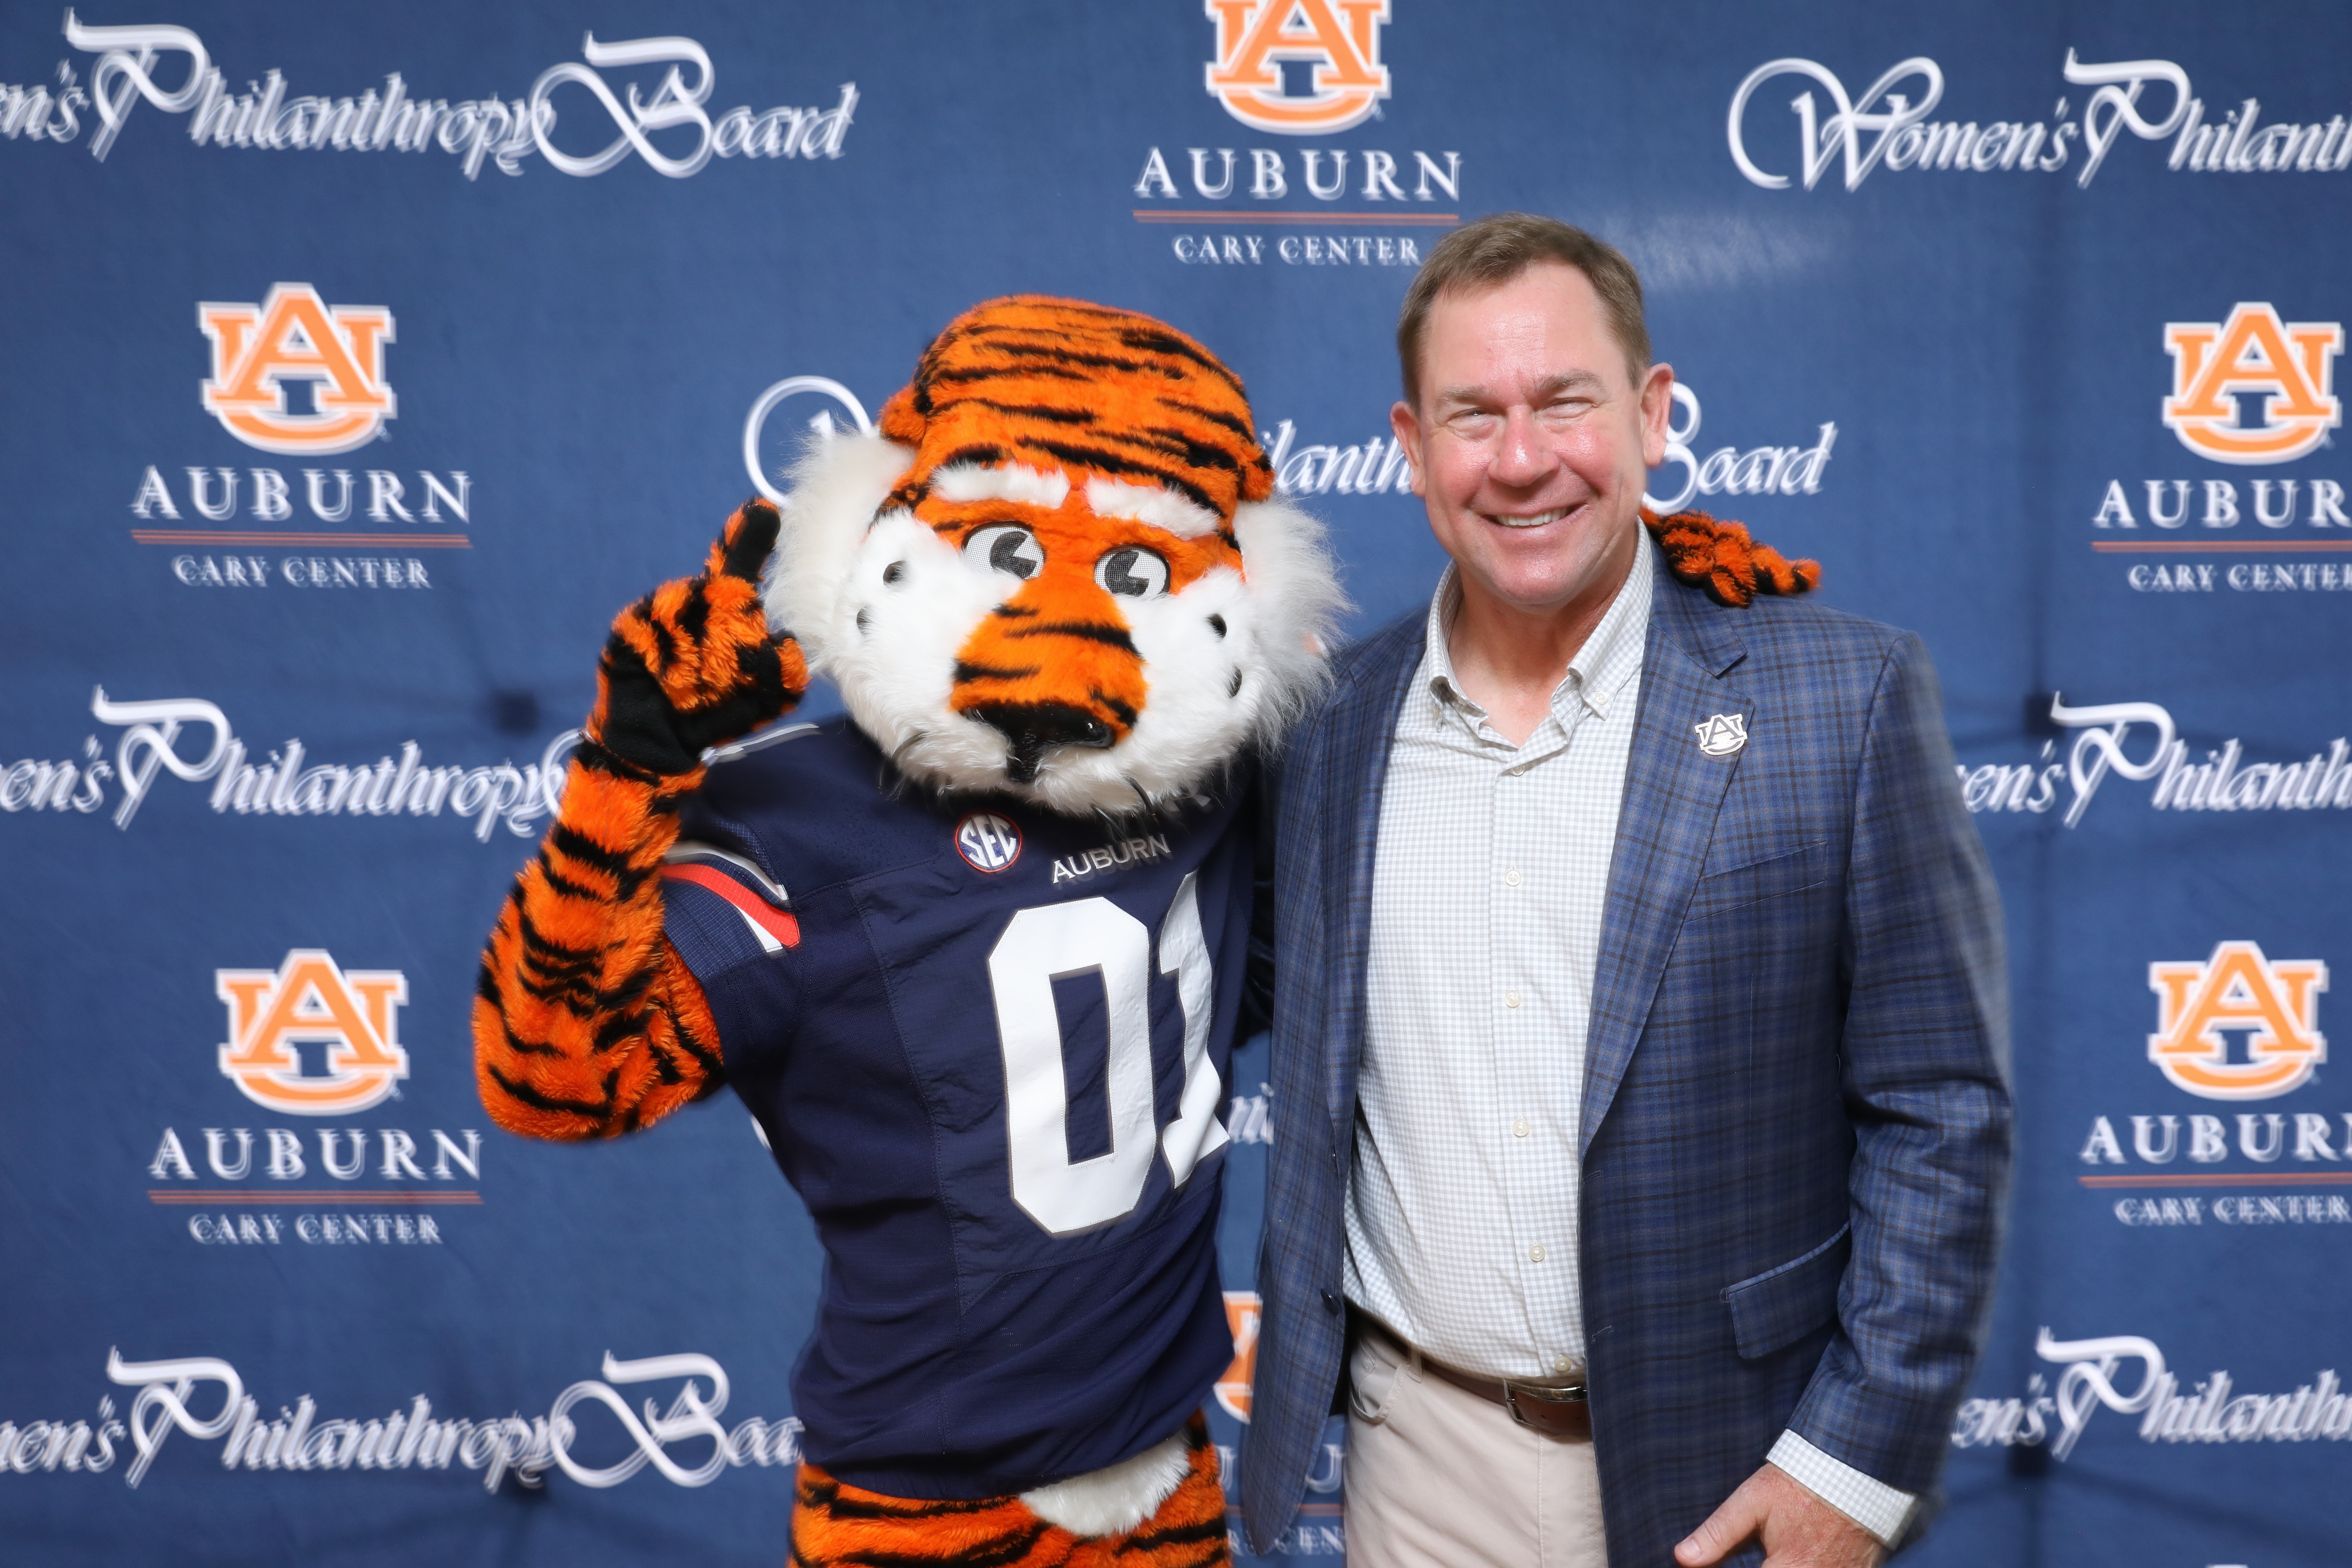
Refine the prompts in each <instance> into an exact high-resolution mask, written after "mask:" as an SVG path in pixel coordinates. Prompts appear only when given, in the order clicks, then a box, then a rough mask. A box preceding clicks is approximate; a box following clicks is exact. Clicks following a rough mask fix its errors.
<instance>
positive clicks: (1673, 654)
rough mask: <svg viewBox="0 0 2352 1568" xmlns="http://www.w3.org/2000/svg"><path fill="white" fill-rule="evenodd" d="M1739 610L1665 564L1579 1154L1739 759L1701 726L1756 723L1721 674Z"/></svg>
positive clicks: (1731, 655)
mask: <svg viewBox="0 0 2352 1568" xmlns="http://www.w3.org/2000/svg"><path fill="white" fill-rule="evenodd" d="M1737 613H1738V612H1736V611H1726V610H1724V609H1721V608H1719V607H1717V605H1715V604H1714V603H1713V602H1711V601H1710V600H1708V599H1707V598H1706V596H1705V595H1702V594H1701V593H1699V592H1698V591H1697V590H1696V589H1691V588H1685V587H1684V586H1682V585H1681V584H1678V583H1676V582H1675V580H1674V579H1673V578H1672V577H1671V576H1669V575H1668V574H1666V573H1665V571H1664V568H1663V567H1661V568H1660V570H1659V572H1658V576H1657V584H1656V587H1655V590H1654V595H1653V599H1652V608H1651V611H1650V627H1649V635H1648V637H1646V639H1645V640H1644V643H1643V652H1642V700H1641V706H1640V710H1639V711H1638V713H1637V714H1636V716H1635V718H1634V721H1633V752H1632V754H1631V756H1629V757H1628V758H1627V760H1626V765H1625V796H1624V803H1623V805H1622V807H1621V808H1620V809H1619V813H1618V817H1617V847H1616V850H1615V853H1614V854H1613V855H1612V858H1611V860H1610V866H1609V891H1608V897H1607V901H1606V903H1605V904H1604V906H1603V909H1602V913H1601V953H1600V962H1599V963H1598V965H1597V966H1596V968H1595V970H1594V973H1593V980H1592V1016H1591V1023H1590V1025H1589V1026H1588V1028H1587V1030H1586V1035H1585V1053H1584V1100H1583V1120H1582V1128H1581V1131H1580V1137H1579V1142H1578V1152H1579V1154H1580V1155H1581V1153H1582V1152H1584V1151H1585V1150H1587V1149H1590V1148H1591V1146H1592V1135H1593V1133H1594V1131H1596V1130H1598V1129H1599V1127H1600V1125H1601V1119H1602V1118H1603V1117H1605V1116H1606V1115H1608V1113H1609V1106H1610V1103H1611V1101H1612V1100H1614V1098H1615V1097H1616V1093H1617V1086H1618V1084H1619V1083H1621V1082H1622V1081H1623V1079H1624V1077H1625V1068H1626V1067H1627V1065H1628V1064H1629V1063H1630V1062H1631V1061H1632V1059H1633V1047H1634V1045H1635V1044H1636V1042H1638V1041H1639V1040H1640V1039H1641V1037H1642V1027H1643V1023H1644V1022H1645V1021H1646V1020H1647V1019H1648V1017H1649V1013H1650V1004H1651V1002H1652V1000H1653V999H1654V997H1655V996H1656V995H1657V991H1658V982H1659V979H1660V977H1661V976H1662V975H1663V974H1664V970H1665V963H1666V956H1667V954H1668V953H1670V952H1673V950H1674V944H1675V938H1676V937H1677V936H1678V935H1679V934H1680V932H1681V930H1682V922H1683V912H1684V910H1686V909H1687V908H1688V907H1689V905H1690V899H1691V892H1692V889H1694V888H1695V887H1696V885H1697V882H1698V874H1699V868H1700V867H1701V866H1702V865H1704V864H1705V863H1706V848H1707V842H1708V840H1709V839H1710V838H1711V837H1713V835H1714V831H1715V818H1716V814H1717V810H1718V809H1720V807H1721V806H1722V804H1723V794H1724V791H1725V790H1726V789H1727V787H1729V785H1730V784H1731V776H1732V773H1733V772H1734V770H1736V769H1737V768H1738V765H1739V759H1740V755H1741V753H1740V752H1732V753H1731V754H1728V755H1710V754H1709V753H1708V752H1707V751H1706V750H1704V749H1702V747H1701V743H1700V741H1701V731H1702V729H1703V728H1705V727H1708V721H1710V720H1714V719H1717V718H1719V717H1722V716H1726V715H1729V716H1736V717H1737V718H1738V720H1739V721H1740V722H1741V725H1742V728H1743V730H1748V729H1752V728H1753V726H1754V723H1755V720H1756V704H1755V702H1754V701H1753V700H1751V699H1749V698H1748V696H1747V695H1746V694H1745V693H1743V692H1741V691H1740V690H1738V689H1737V688H1736V687H1734V686H1733V685H1732V684H1731V683H1730V682H1729V681H1728V680H1727V679H1724V675H1725V673H1726V672H1727V671H1728V670H1729V669H1731V668H1732V667H1733V666H1735V665H1737V664H1738V662H1739V661H1740V659H1741V658H1745V657H1746V650H1745V649H1744V648H1743V647H1741V646H1740V643H1739V639H1738V637H1737V636H1736V635H1735V633H1734V632H1733V629H1732V627H1731V625H1730V624H1729V618H1730V617H1731V616H1734V615H1736V614H1737ZM1718 728H1719V727H1718ZM1716 744H1717V747H1718V748H1719V747H1720V745H1721V744H1722V742H1720V741H1717V742H1716Z"/></svg>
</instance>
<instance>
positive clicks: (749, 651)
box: [588, 500, 808, 778]
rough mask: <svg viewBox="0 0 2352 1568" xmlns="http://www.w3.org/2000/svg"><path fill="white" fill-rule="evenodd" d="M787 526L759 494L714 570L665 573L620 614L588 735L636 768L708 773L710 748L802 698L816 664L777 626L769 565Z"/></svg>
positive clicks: (733, 528)
mask: <svg viewBox="0 0 2352 1568" xmlns="http://www.w3.org/2000/svg"><path fill="white" fill-rule="evenodd" d="M781 526H782V524H781V521H780V519H779V518H778V516H777V514H776V509H775V508H774V506H772V505H771V504H770V503H769V502H767V501H764V500H750V501H746V502H744V503H743V505H742V506H741V507H740V508H739V509H738V510H736V513H735V515H734V516H732V517H730V518H729V519H728V520H727V530H726V531H725V532H724V533H722V534H721V535H720V536H719V542H717V543H716V544H713V545H712V546H711V547H710V559H709V563H707V564H706V565H705V566H704V567H703V571H702V575H700V576H698V577H684V578H680V579H678V580H677V581H676V582H674V583H665V584H662V585H661V586H660V587H658V588H656V589H655V590H654V591H653V592H652V593H650V594H648V595H646V596H645V597H644V598H642V599H640V600H638V601H637V602H636V603H635V604H634V605H630V606H629V607H628V608H627V609H625V610H623V611H622V612H621V613H620V615H619V616H616V617H614V622H613V635H612V636H611V637H608V638H606V639H605V643H604V658H603V659H602V660H600V661H599V664H598V667H597V679H596V709H595V711H594V712H593V713H591V714H590V715H589V717H588V739H589V740H590V741H591V742H593V743H594V744H595V745H597V746H599V747H601V748H602V749H603V750H604V751H605V752H608V753H610V754H611V755H612V757H613V758H614V759H615V760H616V761H618V762H619V763H624V764H625V766H626V768H628V769H629V770H634V771H637V772H641V773H646V774H651V775H654V776H655V777H658V778H677V777H679V776H681V775H685V774H689V773H696V772H698V770H699V769H700V768H701V766H702V753H703V752H704V750H705V749H706V748H708V747H710V746H716V745H719V744H721V743H722V742H727V741H731V740H733V739H734V738H735V737H736V736H738V735H741V734H744V733H746V732H748V731H752V730H756V729H758V728H759V727H760V726H761V725H762V724H765V723H767V722H768V721H770V720H772V719H774V718H775V717H776V716H777V715H779V714H781V713H783V712H786V711H787V710H790V709H791V708H792V707H793V705H794V704H796V703H798V702H799V701H800V700H801V696H802V694H803V692H805V691H806V690H807V689H808V663H807V661H806V660H805V659H803V658H802V657H801V649H800V644H799V643H798V642H796V641H794V640H793V637H791V635H790V634H772V633H771V632H770V631H769V630H768V616H767V611H766V610H765V608H764V607H763V606H762V605H761V603H760V581H759V579H760V568H761V564H762V563H764V562H766V560H767V559H768V554H769V552H771V551H772V550H773V549H774V548H775V545H776V534H777V531H778V530H779V528H780V527H781Z"/></svg>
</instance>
